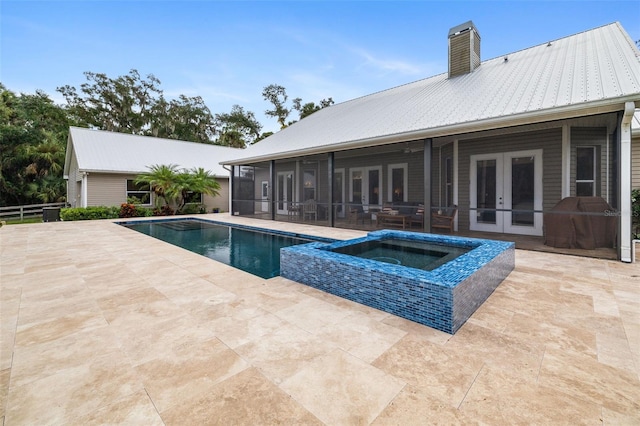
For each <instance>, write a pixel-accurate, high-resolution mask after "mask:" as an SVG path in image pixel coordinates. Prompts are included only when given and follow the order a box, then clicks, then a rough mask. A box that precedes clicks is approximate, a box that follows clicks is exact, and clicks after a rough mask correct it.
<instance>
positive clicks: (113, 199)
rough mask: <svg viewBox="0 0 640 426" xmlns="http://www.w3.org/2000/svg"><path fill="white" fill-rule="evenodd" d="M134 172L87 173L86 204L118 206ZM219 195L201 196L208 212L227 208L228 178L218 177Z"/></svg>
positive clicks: (125, 198)
mask: <svg viewBox="0 0 640 426" xmlns="http://www.w3.org/2000/svg"><path fill="white" fill-rule="evenodd" d="M136 176H137V175H135V174H130V175H129V174H117V173H96V172H93V173H89V175H88V177H87V198H88V199H87V206H119V205H120V204H122V203H125V202H126V201H127V180H129V179H135V178H136ZM218 183H219V184H220V195H219V196H217V197H210V196H208V195H205V196H204V197H203V204H205V205H206V206H207V211H208V212H210V211H211V210H212V209H213V208H219V209H220V211H228V210H229V180H228V179H218Z"/></svg>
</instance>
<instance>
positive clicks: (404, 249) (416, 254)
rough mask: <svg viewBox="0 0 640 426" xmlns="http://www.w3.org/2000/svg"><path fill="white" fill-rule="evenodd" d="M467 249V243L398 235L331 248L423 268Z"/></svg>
mask: <svg viewBox="0 0 640 426" xmlns="http://www.w3.org/2000/svg"><path fill="white" fill-rule="evenodd" d="M469 250H471V248H470V247H459V246H453V245H443V244H435V243H429V242H425V241H420V240H403V239H397V238H386V239H367V240H365V241H362V242H359V243H355V244H347V245H340V246H337V247H335V248H332V249H331V251H333V252H335V253H342V254H348V255H350V256H356V257H361V258H363V259H371V260H375V261H378V262H384V263H390V264H392V265H402V266H405V267H407V268H415V269H419V270H423V271H431V270H433V269H436V268H437V267H439V266H440V265H444V264H445V263H447V262H450V261H451V260H453V259H455V258H456V257H458V256H461V255H463V254H465V253H467V252H468V251H469Z"/></svg>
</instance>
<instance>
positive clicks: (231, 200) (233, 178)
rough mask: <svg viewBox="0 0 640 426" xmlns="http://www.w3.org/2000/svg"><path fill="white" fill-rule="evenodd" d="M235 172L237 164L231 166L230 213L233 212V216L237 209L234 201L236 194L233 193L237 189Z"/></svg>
mask: <svg viewBox="0 0 640 426" xmlns="http://www.w3.org/2000/svg"><path fill="white" fill-rule="evenodd" d="M235 172H236V166H231V169H230V170H229V214H231V216H233V212H234V211H235V209H234V208H233V207H234V204H233V203H234V201H233V200H235V198H236V197H235V196H234V195H233V193H234V191H235V187H236V185H235V181H236V179H235Z"/></svg>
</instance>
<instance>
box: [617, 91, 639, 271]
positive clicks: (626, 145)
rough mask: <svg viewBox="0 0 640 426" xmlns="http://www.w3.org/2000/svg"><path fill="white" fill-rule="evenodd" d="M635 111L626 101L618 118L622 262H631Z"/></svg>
mask: <svg viewBox="0 0 640 426" xmlns="http://www.w3.org/2000/svg"><path fill="white" fill-rule="evenodd" d="M634 112H635V104H634V103H633V102H626V103H625V105H624V114H622V117H621V119H620V131H619V132H618V146H619V147H620V149H619V150H618V159H619V160H618V164H619V165H620V166H619V167H618V182H619V184H618V185H619V187H618V188H619V191H620V192H619V197H618V200H619V203H620V209H619V211H620V221H619V223H618V230H619V232H618V235H619V236H620V244H619V245H618V247H620V248H619V249H618V250H619V251H618V256H619V258H620V260H622V261H623V262H631V244H632V241H631V239H632V237H631V220H632V218H631V119H632V118H633V114H634Z"/></svg>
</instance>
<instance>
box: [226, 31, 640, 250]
mask: <svg viewBox="0 0 640 426" xmlns="http://www.w3.org/2000/svg"><path fill="white" fill-rule="evenodd" d="M480 41H481V39H480V33H479V31H478V29H477V28H476V26H475V25H474V24H473V22H471V21H469V22H466V23H464V24H462V25H459V26H456V27H454V28H452V29H451V30H450V31H449V34H448V47H449V49H448V50H449V67H448V68H449V69H448V72H446V73H443V74H440V75H435V76H433V77H429V78H426V79H423V80H419V81H416V82H413V83H409V84H405V85H402V86H399V87H395V88H392V89H389V90H384V91H381V92H378V93H374V94H371V95H368V96H363V97H360V98H357V99H353V100H350V101H347V102H343V103H340V104H336V105H333V106H330V107H328V108H324V109H322V110H320V111H318V112H316V113H314V114H313V115H311V116H309V117H306V118H304V119H303V120H301V121H299V122H297V123H295V124H293V125H292V126H290V127H287V128H285V129H284V130H282V131H280V132H278V133H276V134H274V135H272V136H270V137H269V138H267V139H265V140H263V141H261V142H260V143H258V144H255V145H253V146H250V147H249V148H247V149H246V150H243V151H242V152H241V153H239V155H238V156H237V157H235V158H232V159H229V160H228V161H224V162H223V163H224V164H225V165H229V166H232V172H231V173H232V183H231V191H232V207H231V211H232V212H233V214H236V215H247V216H253V217H261V218H265V219H270V220H294V219H295V220H302V219H307V220H314V221H315V223H317V224H319V225H326V226H338V227H354V226H361V223H360V221H362V222H363V223H365V226H367V225H368V224H367V223H366V221H371V222H372V223H374V224H375V223H376V222H377V221H378V220H379V218H380V217H382V216H383V215H382V210H381V209H384V208H385V206H386V205H387V203H390V205H391V206H392V207H391V210H395V211H394V212H391V213H392V214H393V213H396V214H399V215H400V216H403V215H404V214H403V213H402V211H401V210H402V209H405V213H407V214H415V213H417V212H419V211H422V210H423V211H424V213H423V214H424V220H423V222H422V223H421V224H419V225H418V226H419V230H422V231H427V232H429V231H430V229H431V220H430V219H431V215H432V212H437V211H450V210H451V209H452V207H453V206H454V205H455V206H457V207H458V214H457V215H456V217H455V225H454V227H455V230H456V231H459V232H474V231H480V232H493V233H501V234H521V235H530V236H538V237H540V236H544V235H545V215H546V214H550V213H551V212H552V211H553V210H552V209H553V208H554V206H556V205H557V204H558V203H559V202H560V201H561V200H563V199H565V198H567V197H599V198H598V199H601V200H602V202H603V203H605V205H607V206H608V207H607V209H606V211H600V212H599V214H600V215H605V216H607V217H608V218H610V219H609V220H614V221H615V224H614V225H615V227H617V231H616V232H617V235H615V236H612V239H613V240H615V242H614V243H613V244H612V246H613V247H611V249H613V248H615V249H616V250H617V252H618V257H619V258H620V259H621V260H623V261H630V259H631V196H630V194H631V170H632V167H631V166H632V161H631V158H632V157H631V130H630V128H631V121H632V118H633V115H634V112H635V110H636V108H638V107H640V53H639V52H638V49H637V48H636V46H635V45H634V43H633V41H632V40H631V38H630V37H629V35H628V34H627V33H626V32H625V31H624V29H623V28H622V26H621V25H620V24H619V23H612V24H609V25H605V26H602V27H599V28H595V29H592V30H590V31H586V32H582V33H579V34H575V35H572V36H569V37H566V38H561V39H558V40H544V43H542V44H539V45H537V46H533V47H530V48H528V49H525V50H520V51H517V52H513V53H508V54H505V55H502V56H500V57H497V58H493V59H489V60H486V61H482V60H481V57H480V54H481V49H480ZM443 42H446V41H445V40H444V37H443ZM491 42H498V41H494V40H492V41H491ZM307 200H314V205H315V206H316V208H317V211H316V214H315V215H309V216H307V215H303V216H302V217H301V216H300V213H301V212H302V211H303V210H302V206H304V205H305V201H307ZM387 208H388V207H387ZM408 209H413V210H411V211H410V210H408ZM353 212H356V214H355V215H354V214H353ZM575 213H576V215H585V214H587V215H588V214H589V213H584V212H575ZM384 217H387V213H385V214H384ZM390 224H393V225H397V226H402V227H405V226H406V221H405V220H404V219H403V220H398V221H397V222H395V223H393V221H392V222H388V223H385V226H386V225H390ZM374 226H375V225H374ZM414 228H415V225H414Z"/></svg>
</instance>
